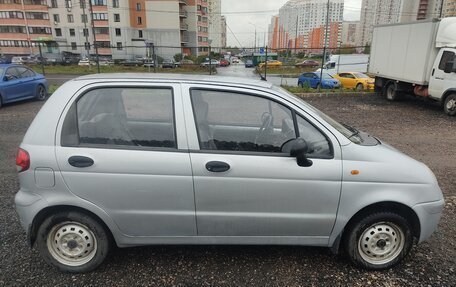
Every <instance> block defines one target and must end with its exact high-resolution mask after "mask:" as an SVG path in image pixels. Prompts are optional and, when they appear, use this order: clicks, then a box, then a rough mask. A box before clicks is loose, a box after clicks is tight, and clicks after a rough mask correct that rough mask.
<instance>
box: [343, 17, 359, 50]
mask: <svg viewBox="0 0 456 287" xmlns="http://www.w3.org/2000/svg"><path fill="white" fill-rule="evenodd" d="M358 25H359V21H344V22H342V35H341V44H342V46H351V47H354V46H356V45H357V43H356V32H357V30H358Z"/></svg>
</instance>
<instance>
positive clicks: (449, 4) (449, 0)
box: [442, 0, 456, 17]
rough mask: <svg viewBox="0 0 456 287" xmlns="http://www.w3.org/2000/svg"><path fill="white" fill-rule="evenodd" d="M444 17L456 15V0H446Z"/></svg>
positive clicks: (443, 8)
mask: <svg viewBox="0 0 456 287" xmlns="http://www.w3.org/2000/svg"><path fill="white" fill-rule="evenodd" d="M442 17H456V0H444V2H443V7H442Z"/></svg>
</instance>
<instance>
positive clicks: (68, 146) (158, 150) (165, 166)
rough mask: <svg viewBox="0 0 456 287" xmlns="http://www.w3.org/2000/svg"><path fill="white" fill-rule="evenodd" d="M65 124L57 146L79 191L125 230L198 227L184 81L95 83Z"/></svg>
mask: <svg viewBox="0 0 456 287" xmlns="http://www.w3.org/2000/svg"><path fill="white" fill-rule="evenodd" d="M60 126H61V129H62V132H61V137H60V138H59V139H58V141H60V144H57V147H56V154H57V159H58V162H59V166H60V170H61V173H62V176H63V178H64V180H65V183H66V185H67V186H68V188H69V190H70V191H71V192H72V193H73V194H75V195H76V196H78V197H80V198H82V199H84V200H87V201H89V202H91V203H93V204H95V205H97V206H98V207H99V208H101V209H103V210H104V211H105V212H106V213H107V214H108V215H109V216H110V217H111V218H112V219H113V220H114V221H115V222H116V224H117V225H118V226H119V228H120V230H121V231H122V233H124V234H126V235H129V236H194V235H196V223H195V204H194V194H193V180H192V172H191V165H190V156H189V153H188V149H187V142H186V139H185V136H182V135H185V131H183V130H182V128H183V114H182V106H181V102H180V86H179V85H171V84H167V85H165V86H153V85H147V86H141V83H139V84H135V85H133V84H130V85H124V86H123V85H120V84H116V85H114V86H106V87H98V88H96V89H91V90H88V91H87V92H86V93H83V94H82V95H81V96H80V97H79V98H78V99H77V100H76V101H75V102H74V103H73V104H72V106H71V108H70V109H69V111H68V112H67V116H66V118H65V120H64V123H63V125H62V124H60ZM62 126H63V127H62ZM59 129H60V128H59Z"/></svg>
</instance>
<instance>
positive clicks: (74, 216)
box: [36, 211, 111, 273]
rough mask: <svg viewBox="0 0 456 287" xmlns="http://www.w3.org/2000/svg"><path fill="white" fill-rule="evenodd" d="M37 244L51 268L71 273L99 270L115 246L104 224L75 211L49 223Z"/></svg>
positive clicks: (49, 218)
mask: <svg viewBox="0 0 456 287" xmlns="http://www.w3.org/2000/svg"><path fill="white" fill-rule="evenodd" d="M36 243H37V247H38V251H39V252H40V253H41V255H42V256H43V258H44V260H45V261H46V262H47V263H48V264H50V265H53V266H55V267H57V268H58V269H60V270H61V271H63V272H71V273H80V272H88V271H92V270H94V269H95V268H97V267H98V266H99V265H100V264H101V263H102V262H103V261H104V259H105V258H106V256H107V255H108V252H109V248H110V245H111V241H110V237H109V234H108V232H107V231H106V230H105V228H104V227H103V226H102V225H101V224H100V223H98V222H97V221H96V220H94V219H93V218H92V217H90V216H88V215H86V214H84V213H79V212H75V211H67V212H59V213H56V214H53V215H51V216H50V217H48V218H47V219H45V220H44V221H43V223H42V224H41V226H40V228H39V229H38V233H37V239H36Z"/></svg>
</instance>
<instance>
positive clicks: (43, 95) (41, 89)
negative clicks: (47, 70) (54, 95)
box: [38, 86, 46, 100]
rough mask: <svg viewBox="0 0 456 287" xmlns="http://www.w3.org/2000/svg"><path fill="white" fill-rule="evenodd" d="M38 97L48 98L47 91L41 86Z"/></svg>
mask: <svg viewBox="0 0 456 287" xmlns="http://www.w3.org/2000/svg"><path fill="white" fill-rule="evenodd" d="M38 97H39V99H40V100H44V99H45V98H46V91H45V90H44V88H43V87H41V86H40V87H39V88H38Z"/></svg>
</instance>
